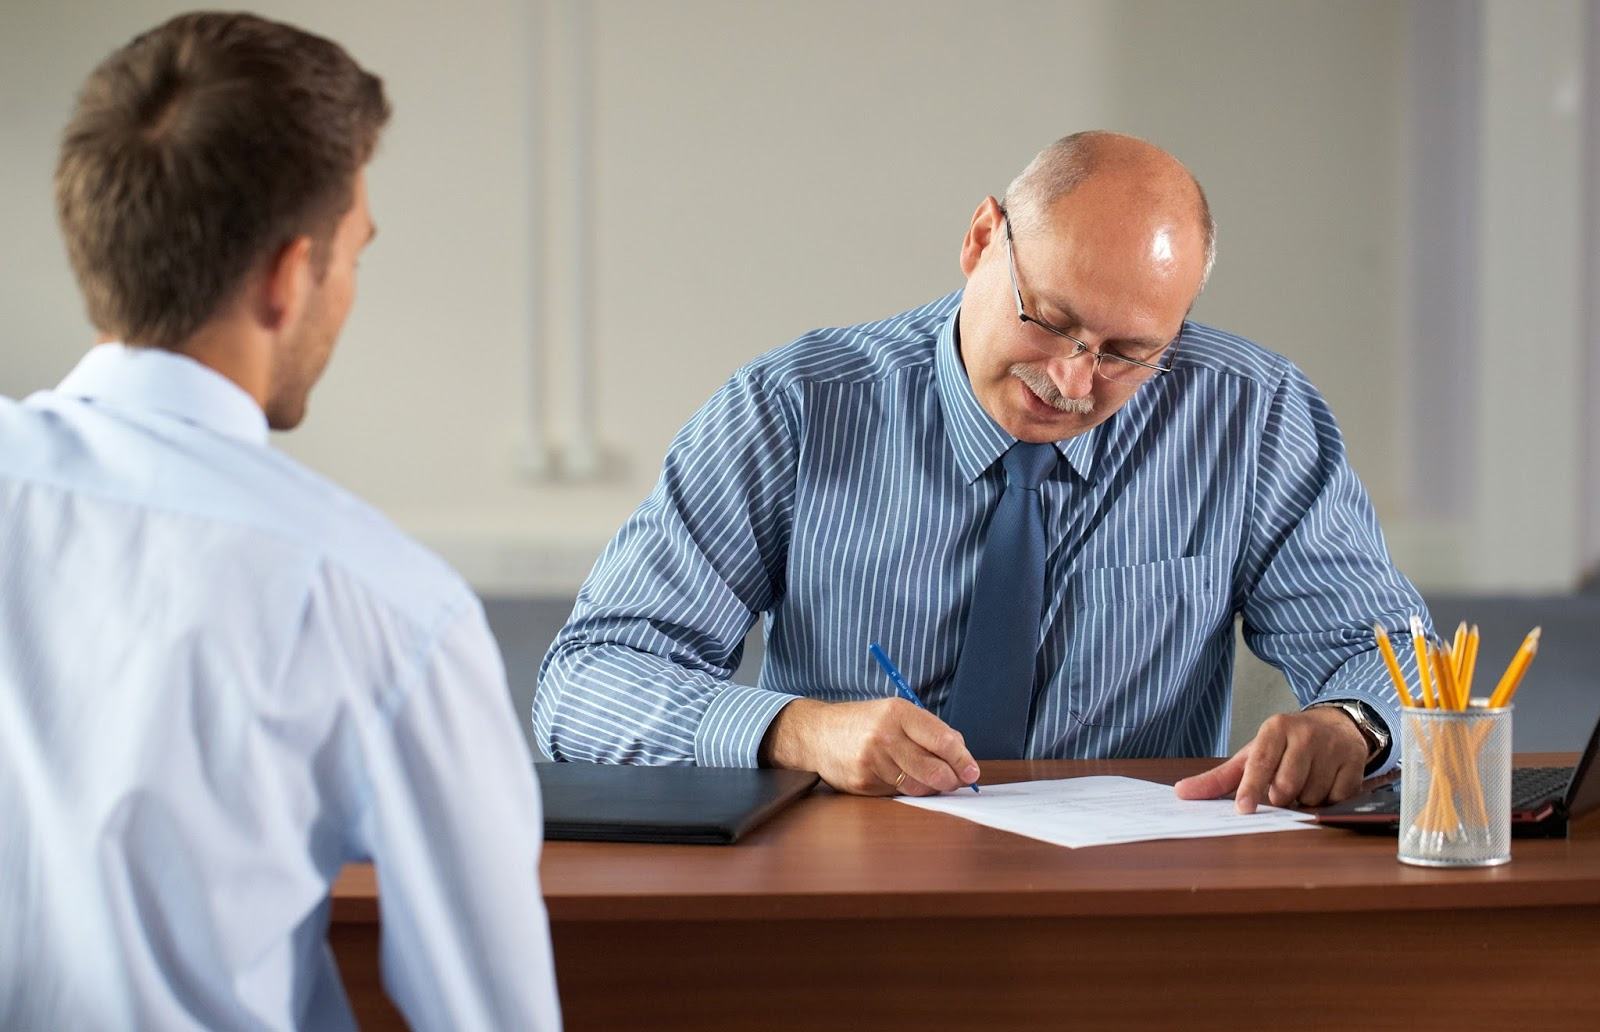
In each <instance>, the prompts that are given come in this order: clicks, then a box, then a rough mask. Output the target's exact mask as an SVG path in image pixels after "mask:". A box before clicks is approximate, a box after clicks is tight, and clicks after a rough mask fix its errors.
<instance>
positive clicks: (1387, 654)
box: [1372, 624, 1417, 709]
mask: <svg viewBox="0 0 1600 1032" xmlns="http://www.w3.org/2000/svg"><path fill="white" fill-rule="evenodd" d="M1372 636H1373V637H1374V638H1376V639H1378V651H1379V652H1381V653H1383V665H1384V666H1386V667H1388V668H1389V680H1391V681H1393V682H1394V690H1395V691H1397V692H1399V693H1400V701H1401V702H1403V703H1405V704H1406V706H1407V708H1409V709H1416V708H1417V700H1416V699H1413V698H1412V697H1411V689H1410V688H1408V687H1407V686H1406V675H1405V674H1403V673H1401V672H1400V661H1399V660H1398V659H1396V658H1395V655H1394V646H1393V645H1390V644H1389V632H1388V631H1385V630H1384V629H1383V624H1373V625H1372Z"/></svg>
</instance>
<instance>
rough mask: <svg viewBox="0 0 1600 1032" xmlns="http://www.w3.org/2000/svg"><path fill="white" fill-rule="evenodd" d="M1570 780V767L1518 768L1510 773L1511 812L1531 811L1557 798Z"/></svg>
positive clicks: (1563, 792)
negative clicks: (1548, 800)
mask: <svg viewBox="0 0 1600 1032" xmlns="http://www.w3.org/2000/svg"><path fill="white" fill-rule="evenodd" d="M1571 780H1572V768H1571V767H1518V768H1516V769H1515V770H1513V771H1512V772H1511V810H1512V812H1513V813H1515V812H1516V811H1517V810H1528V809H1532V808H1533V807H1534V806H1535V805H1537V804H1538V803H1542V802H1544V801H1545V800H1546V799H1549V798H1551V797H1556V798H1559V797H1561V796H1562V795H1564V794H1565V793H1566V791H1567V782H1569V781H1571Z"/></svg>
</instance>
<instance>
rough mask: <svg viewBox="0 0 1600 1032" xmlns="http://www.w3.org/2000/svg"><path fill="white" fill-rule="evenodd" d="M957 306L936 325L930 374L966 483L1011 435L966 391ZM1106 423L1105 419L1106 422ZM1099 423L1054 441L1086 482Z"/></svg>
mask: <svg viewBox="0 0 1600 1032" xmlns="http://www.w3.org/2000/svg"><path fill="white" fill-rule="evenodd" d="M960 317H961V309H960V308H959V307H957V308H956V310H955V311H953V312H951V313H950V318H948V319H946V320H945V322H944V325H943V326H942V327H940V329H939V338H938V341H937V343H936V345H935V348H936V355H935V357H934V378H935V379H936V380H937V381H938V384H939V399H940V402H941V404H942V405H943V407H944V412H945V419H944V427H945V433H946V435H947V436H949V438H950V447H951V450H953V451H954V452H955V454H956V466H957V468H958V469H959V470H960V472H961V475H962V476H963V477H965V478H966V481H967V483H969V484H970V483H972V482H973V481H975V480H977V479H978V478H979V477H981V476H983V473H984V471H985V470H987V469H988V468H989V467H990V466H993V465H994V463H995V460H996V459H998V458H1000V456H1002V455H1004V454H1005V453H1006V451H1007V450H1009V449H1010V447H1011V446H1012V445H1013V444H1016V443H1017V439H1016V438H1015V437H1013V436H1011V434H1009V433H1007V432H1006V431H1005V430H1004V429H1003V428H1002V427H1001V426H1000V424H999V423H997V422H995V421H994V417H993V416H991V415H989V413H988V412H987V411H986V410H985V409H984V407H983V405H982V404H980V403H979V401H978V396H977V395H976V394H974V393H973V392H972V381H971V380H970V379H968V377H967V370H966V367H965V366H963V365H962V363H961V348H960V335H961V331H960V326H959V319H960ZM1107 422H1110V420H1107ZM1105 425H1106V424H1105V423H1101V424H1100V425H1099V426H1095V427H1092V428H1091V429H1089V430H1087V431H1085V432H1084V433H1081V434H1079V435H1078V436H1076V437H1071V438H1068V439H1067V440H1065V441H1057V442H1056V443H1055V444H1056V451H1057V452H1058V453H1060V455H1061V457H1062V458H1064V459H1066V460H1067V463H1068V465H1070V466H1071V467H1072V470H1073V472H1075V473H1077V474H1078V476H1080V477H1082V478H1083V479H1084V480H1086V481H1088V482H1089V483H1091V484H1092V483H1094V465H1095V462H1094V460H1095V455H1096V453H1097V452H1098V450H1099V448H1098V442H1099V440H1100V437H1101V430H1102V428H1104V427H1105Z"/></svg>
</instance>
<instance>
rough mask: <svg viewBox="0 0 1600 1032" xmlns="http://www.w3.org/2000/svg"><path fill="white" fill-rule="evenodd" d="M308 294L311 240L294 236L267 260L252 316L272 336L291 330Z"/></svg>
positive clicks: (306, 237)
mask: <svg viewBox="0 0 1600 1032" xmlns="http://www.w3.org/2000/svg"><path fill="white" fill-rule="evenodd" d="M310 292H311V238H310V237H308V236H297V237H295V238H294V239H293V240H291V241H289V242H288V243H286V244H284V245H283V246H282V247H280V248H279V249H278V252H277V253H276V254H274V255H273V256H272V257H271V258H269V259H268V260H267V263H266V265H265V267H264V268H263V269H262V270H261V279H260V281H259V289H258V290H257V292H256V304H255V306H254V307H255V314H256V320H257V321H258V322H259V323H260V324H261V328H262V329H264V330H269V331H272V332H277V331H279V330H282V329H283V328H284V327H286V326H292V325H293V324H294V322H295V320H297V319H299V318H300V312H301V310H302V309H303V308H305V304H306V297H307V295H308V294H309V293H310Z"/></svg>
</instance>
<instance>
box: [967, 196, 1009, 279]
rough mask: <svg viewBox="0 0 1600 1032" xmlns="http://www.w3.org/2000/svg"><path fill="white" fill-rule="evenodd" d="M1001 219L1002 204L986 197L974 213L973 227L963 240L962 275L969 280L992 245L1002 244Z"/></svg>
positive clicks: (969, 228)
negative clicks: (979, 260) (984, 253)
mask: <svg viewBox="0 0 1600 1032" xmlns="http://www.w3.org/2000/svg"><path fill="white" fill-rule="evenodd" d="M1000 219H1001V210H1000V202H999V201H997V200H995V199H994V198H993V197H985V198H984V199H983V203H982V204H979V205H978V210H977V211H975V212H973V213H972V225H970V226H968V227H967V235H966V236H965V237H963V238H962V240H961V274H962V275H963V276H965V277H967V278H968V279H971V278H972V270H973V269H976V268H977V267H978V259H980V258H982V257H983V252H984V251H986V250H988V249H989V246H990V245H991V244H997V243H999V242H1000V234H1001V233H1003V232H1004V230H1002V229H1001V228H1000Z"/></svg>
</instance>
